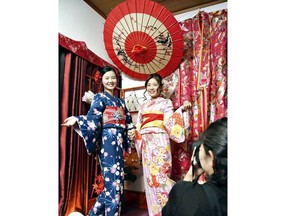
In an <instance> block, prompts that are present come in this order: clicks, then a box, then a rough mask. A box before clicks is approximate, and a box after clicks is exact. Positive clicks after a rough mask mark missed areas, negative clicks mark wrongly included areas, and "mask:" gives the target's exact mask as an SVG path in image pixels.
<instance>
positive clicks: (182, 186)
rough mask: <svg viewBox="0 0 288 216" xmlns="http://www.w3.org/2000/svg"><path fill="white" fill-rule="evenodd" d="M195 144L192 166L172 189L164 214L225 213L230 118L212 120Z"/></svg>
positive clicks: (217, 215)
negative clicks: (228, 122)
mask: <svg viewBox="0 0 288 216" xmlns="http://www.w3.org/2000/svg"><path fill="white" fill-rule="evenodd" d="M192 147H193V153H192V158H191V167H190V169H189V171H188V172H187V174H186V176H185V178H184V180H183V181H179V182H177V183H176V184H175V185H174V187H173V188H172V190H171V191H170V193H169V199H168V202H167V203H166V205H165V206H164V208H163V209H162V216H225V215H227V117H223V118H221V119H218V120H217V121H215V122H213V123H211V124H210V125H209V126H208V128H207V129H206V130H205V131H204V133H203V136H202V138H201V139H200V140H199V142H197V143H194V145H193V146H192ZM203 176H204V181H203V180H201V178H202V179H203Z"/></svg>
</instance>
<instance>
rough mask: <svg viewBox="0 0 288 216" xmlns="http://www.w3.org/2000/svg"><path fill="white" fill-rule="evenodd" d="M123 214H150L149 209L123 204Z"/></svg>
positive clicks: (147, 215)
mask: <svg viewBox="0 0 288 216" xmlns="http://www.w3.org/2000/svg"><path fill="white" fill-rule="evenodd" d="M121 216H149V214H148V210H147V209H141V208H136V207H132V206H126V207H125V206H123V208H122V211H121Z"/></svg>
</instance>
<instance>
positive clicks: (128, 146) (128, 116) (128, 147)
mask: <svg viewBox="0 0 288 216" xmlns="http://www.w3.org/2000/svg"><path fill="white" fill-rule="evenodd" d="M121 102H122V105H123V107H124V110H125V115H126V119H125V123H126V130H125V137H124V140H125V142H124V149H125V151H127V152H129V153H131V143H130V140H129V139H128V135H127V131H128V130H131V129H133V128H135V127H134V125H133V122H132V116H131V114H130V112H129V111H128V109H127V107H126V104H125V101H124V100H121Z"/></svg>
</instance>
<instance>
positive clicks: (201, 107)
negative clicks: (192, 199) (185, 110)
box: [172, 9, 227, 180]
mask: <svg viewBox="0 0 288 216" xmlns="http://www.w3.org/2000/svg"><path fill="white" fill-rule="evenodd" d="M179 24H180V25H181V27H182V30H183V34H184V42H185V48H184V56H183V61H182V63H181V65H180V67H179V69H178V70H176V71H175V74H176V75H177V77H178V80H179V81H178V84H177V86H176V89H175V92H174V95H173V97H172V101H173V104H174V107H175V108H178V107H179V106H180V105H182V104H183V102H184V101H185V100H189V101H191V102H192V104H193V107H192V110H191V111H190V113H189V128H187V141H186V142H185V143H184V144H183V145H179V144H173V155H174V161H175V163H174V169H173V175H174V178H175V179H176V180H177V179H181V178H182V177H183V176H184V175H185V173H186V172H187V169H188V168H189V164H190V163H189V161H187V160H190V158H191V152H190V151H189V145H190V144H191V143H192V142H193V141H195V140H197V139H198V138H199V136H200V134H201V133H202V132H203V131H204V130H205V129H206V127H207V126H208V125H209V124H210V123H211V122H213V121H215V120H217V119H219V118H221V117H223V116H227V10H226V9H225V10H220V11H216V12H212V13H206V12H204V11H200V12H199V13H197V15H196V16H194V17H193V18H190V19H187V20H185V21H182V22H180V23H179Z"/></svg>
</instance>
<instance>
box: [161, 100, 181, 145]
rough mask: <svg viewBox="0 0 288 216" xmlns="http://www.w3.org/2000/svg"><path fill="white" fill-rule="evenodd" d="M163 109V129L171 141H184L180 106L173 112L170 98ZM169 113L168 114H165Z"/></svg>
mask: <svg viewBox="0 0 288 216" xmlns="http://www.w3.org/2000/svg"><path fill="white" fill-rule="evenodd" d="M165 109H166V110H165V111H164V113H165V114H164V126H165V129H166V131H167V133H168V135H169V137H170V139H172V140H173V141H175V142H176V143H182V142H184V141H185V127H184V122H183V113H182V108H181V107H180V108H178V109H177V110H176V111H175V112H173V104H172V102H171V100H168V102H167V105H166V108H165ZM167 113H169V115H167Z"/></svg>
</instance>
